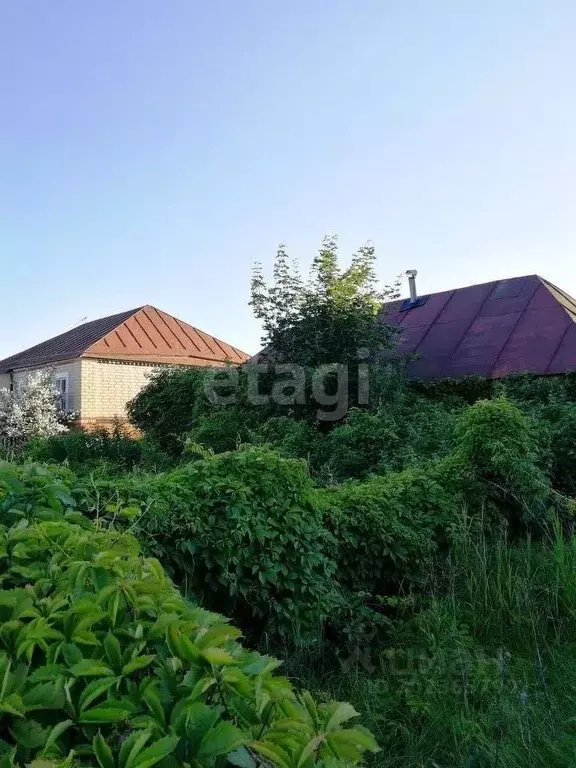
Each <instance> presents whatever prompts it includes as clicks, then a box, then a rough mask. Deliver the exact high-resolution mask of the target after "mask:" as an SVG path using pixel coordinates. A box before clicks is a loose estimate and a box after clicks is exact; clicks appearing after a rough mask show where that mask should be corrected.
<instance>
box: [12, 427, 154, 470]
mask: <svg viewBox="0 0 576 768" xmlns="http://www.w3.org/2000/svg"><path fill="white" fill-rule="evenodd" d="M26 457H27V458H28V459H29V460H31V461H42V462H46V463H61V462H66V463H67V464H69V465H70V467H72V468H74V469H77V468H79V467H90V466H94V465H97V464H99V463H102V462H110V464H111V465H112V466H114V467H115V469H116V470H117V471H120V472H124V471H127V470H131V469H133V467H134V466H135V465H136V464H138V463H139V462H140V461H141V458H142V447H141V443H140V441H139V440H134V439H133V438H131V437H128V436H127V435H124V434H122V433H121V431H120V430H118V431H115V432H113V433H109V432H107V431H106V430H99V431H93V432H85V431H84V430H81V429H73V430H71V431H70V432H65V433H63V434H61V435H54V436H53V437H45V438H36V439H35V440H32V441H31V443H30V445H29V446H28V449H27V451H26Z"/></svg>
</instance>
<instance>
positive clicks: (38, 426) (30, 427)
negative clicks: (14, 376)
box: [0, 370, 66, 441]
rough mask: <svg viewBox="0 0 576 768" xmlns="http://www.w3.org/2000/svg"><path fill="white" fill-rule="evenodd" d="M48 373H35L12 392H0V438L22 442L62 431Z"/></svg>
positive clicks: (6, 390) (54, 392) (52, 384)
mask: <svg viewBox="0 0 576 768" xmlns="http://www.w3.org/2000/svg"><path fill="white" fill-rule="evenodd" d="M60 416H61V414H60V408H59V401H58V395H57V393H56V391H55V389H54V380H53V375H52V373H51V371H48V370H47V371H35V372H34V373H30V374H28V375H27V376H26V378H25V379H24V381H23V382H22V383H21V384H19V386H18V387H17V388H16V389H15V390H14V391H12V392H11V391H9V390H8V389H0V438H15V439H21V440H23V441H26V440H28V439H29V438H31V437H50V436H52V435H57V434H59V433H61V432H65V431H66V427H65V426H64V425H63V424H62V423H61V419H60Z"/></svg>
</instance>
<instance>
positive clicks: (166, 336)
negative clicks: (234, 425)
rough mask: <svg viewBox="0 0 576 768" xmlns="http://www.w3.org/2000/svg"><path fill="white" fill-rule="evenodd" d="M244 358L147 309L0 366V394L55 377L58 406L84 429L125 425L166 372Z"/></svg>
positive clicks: (88, 327) (82, 328) (95, 324)
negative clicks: (138, 398)
mask: <svg viewBox="0 0 576 768" xmlns="http://www.w3.org/2000/svg"><path fill="white" fill-rule="evenodd" d="M247 359H248V355H246V354H245V353H244V352H241V351H240V350H239V349H236V348H235V347H232V346H230V345H229V344H226V342H223V341H220V340H219V339H216V338H215V337H214V336H211V335H210V334H207V333H204V332H203V331H200V330H198V328H194V327H193V326H191V325H188V324H187V323H184V322H182V321H181V320H178V319H177V318H175V317H172V315H168V314H167V313H166V312H162V311H160V310H159V309H156V308H155V307H152V306H149V305H147V306H144V307H138V308H137V309H131V310H129V311H128V312H121V313H120V314H117V315H111V316H110V317H103V318H101V319H99V320H93V321H92V322H89V323H84V324H83V325H79V326H77V327H75V328H72V329H71V330H70V331H67V332H66V333H62V334H60V335H59V336H55V337H54V338H52V339H49V340H48V341H44V342H42V343H41V344H37V345H36V346H34V347H31V348H30V349H27V350H25V351H24V352H20V353H18V354H16V355H12V356H11V357H7V358H6V359H5V360H1V361H0V387H9V388H13V387H17V386H18V382H19V381H21V380H22V379H23V378H24V377H25V376H26V375H27V374H28V373H30V372H32V371H37V370H41V369H50V370H52V371H53V372H54V377H55V382H56V387H57V389H58V391H59V392H60V393H61V397H62V402H63V406H64V407H65V408H66V409H67V410H69V411H75V412H76V413H78V414H79V417H80V423H81V424H82V425H83V426H86V427H91V426H92V427H94V426H106V425H109V424H111V423H112V422H113V421H114V420H115V419H120V420H125V419H126V403H127V402H128V401H129V400H131V399H132V398H133V397H134V396H135V395H136V394H137V393H138V392H139V391H140V390H141V389H142V388H143V387H144V386H145V385H146V383H147V382H148V380H149V379H148V377H149V375H150V374H151V373H153V372H154V371H155V370H158V368H160V367H165V366H167V365H174V366H176V365H178V366H180V365H185V366H214V365H216V366H218V365H224V364H225V363H227V362H230V363H243V362H245V361H246V360H247Z"/></svg>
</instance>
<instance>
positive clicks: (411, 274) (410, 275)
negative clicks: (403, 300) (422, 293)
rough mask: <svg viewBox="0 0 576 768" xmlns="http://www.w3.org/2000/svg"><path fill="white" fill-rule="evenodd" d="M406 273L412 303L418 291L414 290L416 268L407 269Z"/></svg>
mask: <svg viewBox="0 0 576 768" xmlns="http://www.w3.org/2000/svg"><path fill="white" fill-rule="evenodd" d="M406 274H407V275H408V285H409V287H410V303H411V304H414V302H415V301H416V300H417V298H418V293H417V291H416V276H417V275H418V270H417V269H408V270H407V271H406Z"/></svg>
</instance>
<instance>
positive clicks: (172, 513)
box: [84, 448, 339, 636]
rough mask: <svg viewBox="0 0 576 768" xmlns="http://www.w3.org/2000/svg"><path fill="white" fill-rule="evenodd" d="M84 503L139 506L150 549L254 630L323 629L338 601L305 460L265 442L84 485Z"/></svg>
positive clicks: (182, 580) (141, 531)
mask: <svg viewBox="0 0 576 768" xmlns="http://www.w3.org/2000/svg"><path fill="white" fill-rule="evenodd" d="M85 494H86V498H85V500H84V505H85V508H86V509H91V510H92V514H94V511H96V512H98V513H102V512H104V513H105V514H108V515H114V514H115V513H116V512H117V510H118V509H122V508H125V507H128V508H135V511H136V514H139V515H141V517H140V519H138V520H137V521H136V522H135V523H134V525H135V531H136V533H137V534H138V536H139V538H140V540H141V541H142V542H143V545H144V547H145V548H146V550H147V551H149V552H151V553H153V554H154V555H155V556H157V557H158V558H159V559H160V560H161V561H162V562H163V563H164V564H165V565H166V566H167V567H168V568H169V569H170V571H171V573H172V574H173V575H174V578H175V579H176V581H177V582H178V583H179V584H181V585H182V586H183V589H184V590H185V592H186V593H192V594H196V595H199V596H200V597H201V598H202V601H203V603H204V604H205V605H207V606H208V607H211V608H213V607H218V608H219V609H220V610H224V611H226V612H227V613H228V614H229V615H232V616H233V617H234V618H235V619H236V620H237V621H239V622H240V623H241V625H242V626H243V627H246V629H247V630H249V631H250V632H251V633H253V634H254V635H256V636H257V635H258V633H259V632H261V631H263V630H264V629H266V628H268V629H271V630H272V631H278V632H280V633H283V634H285V633H294V634H295V635H304V634H306V633H308V632H310V631H313V630H318V628H319V627H320V626H321V624H322V622H323V620H324V619H325V617H326V616H328V615H329V614H330V611H331V608H332V606H333V605H334V603H335V602H337V601H338V599H339V598H338V592H337V589H336V586H335V584H334V582H333V579H332V575H333V573H334V569H335V565H334V563H333V562H332V561H331V560H330V558H329V557H327V555H326V550H327V546H328V544H327V541H328V538H329V537H328V534H327V532H326V531H325V529H324V528H323V525H322V514H321V511H320V509H319V507H318V504H317V501H316V496H315V489H314V487H313V485H312V482H311V480H310V478H309V477H308V474H307V471H306V467H305V465H304V463H303V462H301V461H297V460H287V459H283V458H281V457H280V456H278V455H277V454H275V453H273V452H271V451H269V450H267V449H265V448H252V449H246V450H242V451H236V452H233V453H224V454H219V455H215V456H207V457H206V458H203V459H199V460H197V461H194V462H192V463H190V464H189V465H187V466H185V467H182V468H181V469H179V470H176V471H174V472H171V473H167V474H165V475H158V476H156V477H154V476H152V477H144V476H143V477H135V478H129V479H126V480H124V481H123V482H120V483H116V482H103V481H100V482H96V483H95V485H94V486H90V485H87V486H86V487H85Z"/></svg>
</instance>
